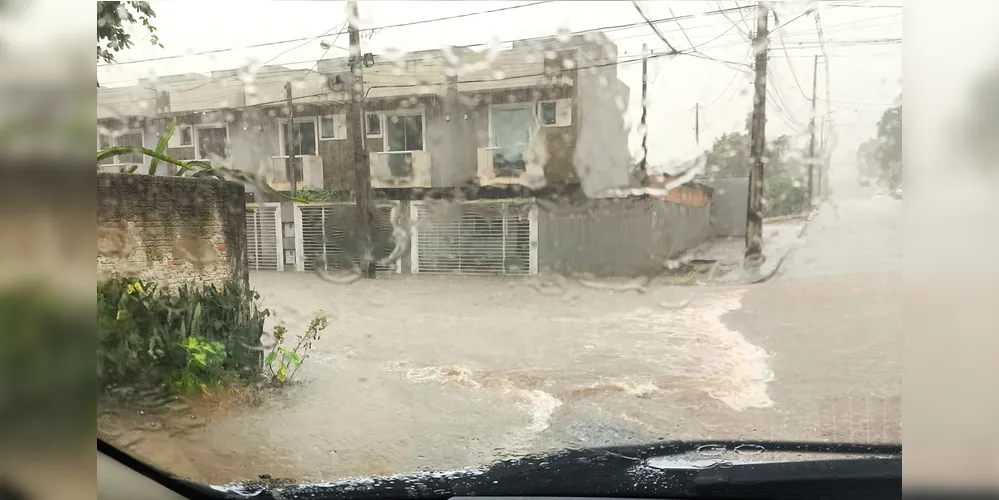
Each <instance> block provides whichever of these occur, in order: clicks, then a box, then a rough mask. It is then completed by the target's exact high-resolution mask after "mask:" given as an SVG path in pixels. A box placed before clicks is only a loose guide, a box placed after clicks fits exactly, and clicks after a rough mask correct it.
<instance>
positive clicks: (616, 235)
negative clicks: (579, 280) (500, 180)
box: [538, 198, 711, 276]
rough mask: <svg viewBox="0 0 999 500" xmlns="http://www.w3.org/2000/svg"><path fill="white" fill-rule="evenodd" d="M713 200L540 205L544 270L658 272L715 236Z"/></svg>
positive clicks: (613, 273)
mask: <svg viewBox="0 0 999 500" xmlns="http://www.w3.org/2000/svg"><path fill="white" fill-rule="evenodd" d="M710 209H711V203H708V204H707V205H705V206H701V207H696V206H690V205H684V204H680V203H672V202H669V201H665V200H657V199H640V198H636V199H607V200H593V201H590V202H589V203H587V204H586V205H584V206H574V207H572V208H568V207H559V206H552V205H550V204H549V203H540V202H539V203H538V269H539V271H540V272H557V273H593V274H594V275H597V276H636V275H650V274H657V273H659V272H660V271H662V269H663V267H664V264H665V261H666V259H668V258H670V257H675V256H676V255H678V254H680V253H681V252H683V251H685V250H687V249H689V248H692V247H694V246H696V245H698V244H700V243H701V242H703V241H704V240H705V239H707V238H709V237H710V236H711V227H710V221H709V214H710Z"/></svg>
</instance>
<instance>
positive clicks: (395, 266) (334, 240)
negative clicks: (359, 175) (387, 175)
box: [295, 201, 405, 273]
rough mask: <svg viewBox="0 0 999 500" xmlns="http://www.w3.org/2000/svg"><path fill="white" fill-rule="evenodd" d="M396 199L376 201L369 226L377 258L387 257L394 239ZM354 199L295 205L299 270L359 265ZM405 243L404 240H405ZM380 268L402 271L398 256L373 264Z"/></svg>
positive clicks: (397, 204)
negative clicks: (343, 201)
mask: <svg viewBox="0 0 999 500" xmlns="http://www.w3.org/2000/svg"><path fill="white" fill-rule="evenodd" d="M398 206H399V202H397V201H393V202H387V203H384V202H383V203H379V204H378V205H377V206H376V213H375V217H374V220H373V221H372V227H371V230H372V231H371V232H372V235H371V243H372V246H373V249H372V250H373V254H374V258H375V259H376V260H384V259H387V258H388V257H389V256H390V255H391V254H392V251H393V249H395V246H396V242H395V238H394V237H393V229H394V228H393V225H392V209H393V208H396V210H398V208H397V207H398ZM356 221H357V205H356V204H354V203H309V204H296V205H295V256H296V262H297V267H298V270H299V271H315V270H322V271H332V270H345V269H348V268H351V267H353V266H356V265H358V255H359V248H360V246H359V243H360V239H359V236H358V233H357V231H355V227H356ZM404 243H405V242H404ZM375 267H376V269H377V270H379V271H382V272H397V273H398V272H402V266H401V265H400V262H399V261H398V260H396V261H394V262H385V263H384V264H382V263H380V264H378V265H376V266H375Z"/></svg>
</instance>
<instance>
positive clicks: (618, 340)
mask: <svg viewBox="0 0 999 500" xmlns="http://www.w3.org/2000/svg"><path fill="white" fill-rule="evenodd" d="M97 34H98V43H97V49H98V54H97V77H98V89H97V96H98V98H97V101H98V102H97V134H96V136H95V137H94V138H93V140H94V148H95V149H96V150H97V151H98V152H99V154H98V161H97V170H98V171H99V172H101V173H102V174H101V175H99V176H98V180H97V184H98V186H97V188H98V190H97V194H98V216H97V225H98V226H97V227H98V257H97V262H98V270H99V276H98V283H97V320H98V333H99V343H98V351H97V352H98V378H99V382H100V391H99V401H98V431H99V435H100V436H101V437H103V438H104V439H106V440H108V441H110V442H111V443H112V444H114V445H115V446H117V447H119V448H120V449H122V450H124V451H126V452H128V453H130V454H132V455H134V456H136V457H139V458H140V459H142V460H144V461H147V462H149V463H151V464H153V465H155V466H158V467H160V468H162V469H164V470H166V471H169V472H171V473H174V474H176V475H178V476H180V477H183V478H186V479H191V480H193V481H197V482H201V483H206V484H214V485H224V484H229V483H234V482H240V481H248V480H257V479H258V478H261V477H263V478H280V479H287V480H290V481H293V482H321V481H332V480H338V479H344V478H348V477H357V476H373V475H393V474H400V473H410V472H419V471H440V470H451V469H462V468H469V467H480V466H483V465H487V464H490V463H493V462H495V461H497V460H502V459H508V458H516V457H523V456H527V455H531V454H537V453H544V452H552V451H557V450H564V449H579V448H587V447H598V446H610V445H633V444H642V443H651V442H656V441H660V440H709V439H732V440H740V439H741V440H755V441H769V440H780V441H790V440H798V441H840V442H842V441H845V442H863V443H894V442H899V441H900V439H901V348H900V336H901V331H900V329H901V324H900V322H899V320H898V316H899V314H900V311H899V309H898V306H897V303H896V302H895V301H894V300H892V299H893V296H894V294H895V293H896V292H895V290H896V284H897V280H898V277H899V272H900V271H901V264H900V255H901V250H900V243H899V238H900V224H901V222H900V215H901V207H902V202H901V199H902V196H903V195H902V192H903V191H902V170H901V169H902V8H901V3H900V2H897V1H893V0H869V1H852V0H842V1H839V0H837V1H829V2H780V3H775V2H755V1H741V2H735V1H722V2H709V1H703V2H692V1H683V2H680V1H655V2H652V1H636V2H628V1H615V2H568V1H559V2H545V1H541V2H479V1H469V2H424V1H413V2H408V1H407V2H387V1H377V2H375V1H362V2H298V1H282V2H256V1H254V2H239V3H232V2H199V3H192V2H150V3H146V2H122V3H120V4H119V3H117V2H98V14H97ZM761 451H765V450H761Z"/></svg>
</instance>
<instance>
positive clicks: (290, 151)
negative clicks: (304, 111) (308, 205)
mask: <svg viewBox="0 0 999 500" xmlns="http://www.w3.org/2000/svg"><path fill="white" fill-rule="evenodd" d="M284 93H285V98H286V99H287V100H288V125H287V126H286V128H287V130H285V142H284V148H285V152H284V153H285V155H286V156H287V157H288V159H287V160H285V161H286V162H287V163H285V165H284V170H285V175H287V176H288V185H289V186H290V189H291V195H292V196H296V195H297V194H298V176H297V175H295V106H294V104H293V103H292V100H291V82H287V83H285V84H284ZM302 168H303V169H304V168H305V165H302ZM282 258H283V257H282Z"/></svg>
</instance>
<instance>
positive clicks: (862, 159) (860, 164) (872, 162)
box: [857, 139, 881, 179]
mask: <svg viewBox="0 0 999 500" xmlns="http://www.w3.org/2000/svg"><path fill="white" fill-rule="evenodd" d="M880 144H881V142H880V141H878V140H877V139H868V140H867V141H865V142H864V143H862V144H861V145H860V147H858V148H857V169H858V170H859V173H860V175H861V176H864V177H868V178H871V179H873V178H874V177H877V172H878V171H879V165H878V158H877V154H878V147H879V146H880Z"/></svg>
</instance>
